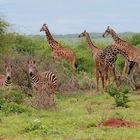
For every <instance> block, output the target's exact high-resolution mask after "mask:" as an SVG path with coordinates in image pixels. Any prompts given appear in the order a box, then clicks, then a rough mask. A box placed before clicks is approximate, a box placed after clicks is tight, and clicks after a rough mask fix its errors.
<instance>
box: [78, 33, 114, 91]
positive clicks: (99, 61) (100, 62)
mask: <svg viewBox="0 0 140 140" xmlns="http://www.w3.org/2000/svg"><path fill="white" fill-rule="evenodd" d="M79 37H85V38H86V41H87V43H88V47H89V48H90V49H91V52H92V56H93V59H94V60H95V64H96V92H98V91H99V87H98V83H99V77H101V80H102V88H103V91H105V89H106V87H105V86H106V81H107V80H110V79H109V77H108V74H109V73H110V69H109V67H106V69H105V72H104V69H103V68H105V61H104V58H105V55H104V56H103V53H102V52H103V50H104V49H101V48H97V47H96V46H95V45H94V44H93V43H92V41H91V38H90V35H89V33H88V32H86V31H84V32H82V33H81V34H80V35H79ZM109 47H110V46H109ZM104 54H105V53H104ZM113 72H115V68H114V69H113ZM104 77H105V79H104ZM114 77H116V76H115V73H114ZM114 79H116V78H114Z"/></svg>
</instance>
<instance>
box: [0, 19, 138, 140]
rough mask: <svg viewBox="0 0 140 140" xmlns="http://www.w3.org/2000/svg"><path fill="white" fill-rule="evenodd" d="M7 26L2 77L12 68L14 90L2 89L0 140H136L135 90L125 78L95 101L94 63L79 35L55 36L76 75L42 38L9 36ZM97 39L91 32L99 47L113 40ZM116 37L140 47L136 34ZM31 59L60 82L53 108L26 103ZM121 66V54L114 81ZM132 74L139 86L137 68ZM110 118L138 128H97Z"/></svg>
mask: <svg viewBox="0 0 140 140" xmlns="http://www.w3.org/2000/svg"><path fill="white" fill-rule="evenodd" d="M9 26H11V25H10V23H8V22H7V21H5V20H4V19H2V18H0V66H1V67H0V73H1V74H4V73H5V67H4V65H5V64H6V63H11V64H12V65H13V68H12V85H11V86H10V87H1V88H0V139H3V140H24V139H25V140H32V139H33V140H35V139H36V140H94V139H95V140H109V139H111V140H117V139H123V140H132V139H135V140H138V139H140V133H139V132H140V126H139V122H140V117H139V116H140V95H139V91H137V92H134V91H132V89H131V87H130V86H129V83H128V81H127V79H124V81H122V82H121V86H120V87H119V90H118V89H117V88H116V87H115V85H114V83H113V82H112V84H111V86H109V87H108V90H107V91H108V92H107V93H105V94H102V92H100V93H99V95H98V96H95V95H96V94H95V87H96V84H95V63H94V61H93V59H92V55H91V51H90V50H89V48H88V47H87V43H86V41H85V39H83V38H80V39H79V38H78V34H74V35H54V38H56V40H58V41H59V42H60V43H61V44H63V46H64V47H68V48H71V49H72V50H73V51H74V52H75V54H76V58H77V60H76V63H77V69H76V71H74V70H73V69H71V67H70V66H69V64H68V63H67V62H66V61H63V62H55V61H54V60H53V58H52V56H51V52H52V50H51V48H50V47H49V45H48V43H47V40H46V38H45V36H39V35H24V34H20V33H16V32H13V31H9ZM38 30H39V29H38ZM81 32H82V31H81ZM101 35H102V34H101V33H91V37H92V39H93V42H94V43H95V45H96V46H97V47H101V48H103V47H106V46H107V44H110V43H111V42H112V40H111V38H106V39H103V38H102V37H101ZM119 35H120V36H121V37H122V38H123V39H125V40H127V41H128V42H130V43H131V44H133V45H134V46H135V47H140V34H139V33H135V34H134V33H122V34H119ZM30 58H32V59H34V60H36V61H37V67H38V70H39V71H44V70H51V71H53V72H54V73H55V74H56V75H57V77H58V89H57V92H56V96H55V101H56V104H55V106H53V107H50V108H48V109H47V110H41V109H35V108H33V107H32V106H31V104H30V99H31V98H32V89H31V83H30V80H29V76H28V74H27V60H28V59H30ZM123 63H124V58H123V57H122V56H120V55H119V56H118V59H117V62H116V69H117V75H118V79H119V76H120V73H121V70H122V67H123ZM134 71H135V74H134V79H135V81H136V82H137V83H139V82H140V80H139V74H138V71H137V67H136V68H135V70H134ZM111 78H112V76H111ZM111 81H113V78H112V79H111ZM116 91H118V92H116ZM108 93H109V94H108ZM117 93H119V95H120V96H118V94H117ZM110 95H111V96H110ZM109 118H119V119H126V120H130V121H132V122H135V123H136V124H137V126H136V127H134V128H127V127H119V128H110V127H104V126H103V127H101V126H100V124H102V123H103V122H104V121H105V120H107V119H109Z"/></svg>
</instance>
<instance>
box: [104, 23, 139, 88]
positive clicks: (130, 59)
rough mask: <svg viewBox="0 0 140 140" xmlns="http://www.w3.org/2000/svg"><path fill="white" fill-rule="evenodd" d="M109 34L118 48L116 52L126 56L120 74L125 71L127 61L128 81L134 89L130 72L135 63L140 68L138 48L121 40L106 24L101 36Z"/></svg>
mask: <svg viewBox="0 0 140 140" xmlns="http://www.w3.org/2000/svg"><path fill="white" fill-rule="evenodd" d="M109 34H110V35H111V36H112V38H113V40H114V41H115V46H116V47H117V48H118V53H120V54H122V55H124V56H125V58H126V61H125V65H124V67H123V71H122V75H124V73H125V71H126V67H127V63H128V66H129V70H128V74H129V81H130V83H131V85H133V86H132V88H133V89H136V86H135V83H134V81H133V79H132V75H131V74H132V69H133V67H134V65H135V63H137V64H138V67H139V70H140V49H138V48H135V47H133V46H132V45H131V44H129V43H128V42H126V41H124V40H122V39H121V38H120V37H119V36H118V35H117V33H116V32H115V31H114V30H113V29H111V28H110V27H109V26H108V27H107V29H106V30H105V32H104V34H103V37H105V35H109Z"/></svg>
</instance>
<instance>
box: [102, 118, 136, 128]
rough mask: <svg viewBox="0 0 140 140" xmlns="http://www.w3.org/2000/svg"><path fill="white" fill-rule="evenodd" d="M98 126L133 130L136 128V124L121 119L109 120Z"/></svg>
mask: <svg viewBox="0 0 140 140" xmlns="http://www.w3.org/2000/svg"><path fill="white" fill-rule="evenodd" d="M100 126H107V127H128V128H134V127H136V126H137V124H136V123H134V122H130V121H127V120H123V119H115V118H110V119H108V120H107V121H105V122H103V123H102V124H101V125H100Z"/></svg>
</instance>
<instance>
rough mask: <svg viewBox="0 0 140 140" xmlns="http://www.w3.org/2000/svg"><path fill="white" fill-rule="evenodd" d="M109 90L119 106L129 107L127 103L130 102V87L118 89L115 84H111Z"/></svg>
mask: <svg viewBox="0 0 140 140" xmlns="http://www.w3.org/2000/svg"><path fill="white" fill-rule="evenodd" d="M107 92H108V94H109V95H110V96H112V97H113V98H114V100H115V103H116V106H117V107H128V105H127V103H128V102H129V99H128V93H129V89H128V88H124V89H122V90H118V89H117V88H115V87H114V86H113V85H109V86H108V87H107Z"/></svg>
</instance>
